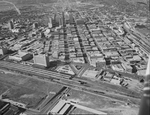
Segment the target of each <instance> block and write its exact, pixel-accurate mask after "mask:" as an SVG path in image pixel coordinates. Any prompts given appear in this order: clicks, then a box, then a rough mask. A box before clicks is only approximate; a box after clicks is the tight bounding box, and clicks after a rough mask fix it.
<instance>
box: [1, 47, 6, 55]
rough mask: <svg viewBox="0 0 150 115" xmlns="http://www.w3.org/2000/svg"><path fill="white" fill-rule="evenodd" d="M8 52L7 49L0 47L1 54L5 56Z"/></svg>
mask: <svg viewBox="0 0 150 115" xmlns="http://www.w3.org/2000/svg"><path fill="white" fill-rule="evenodd" d="M7 52H8V50H7V48H3V47H0V54H1V55H5V54H6V53H7Z"/></svg>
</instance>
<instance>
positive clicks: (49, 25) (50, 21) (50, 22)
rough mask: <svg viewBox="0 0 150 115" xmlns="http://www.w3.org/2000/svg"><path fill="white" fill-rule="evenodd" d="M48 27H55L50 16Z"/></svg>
mask: <svg viewBox="0 0 150 115" xmlns="http://www.w3.org/2000/svg"><path fill="white" fill-rule="evenodd" d="M48 27H49V28H52V27H53V25H52V18H49V23H48Z"/></svg>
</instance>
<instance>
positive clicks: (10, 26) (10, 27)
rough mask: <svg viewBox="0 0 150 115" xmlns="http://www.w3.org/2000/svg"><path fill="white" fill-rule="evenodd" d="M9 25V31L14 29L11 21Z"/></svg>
mask: <svg viewBox="0 0 150 115" xmlns="http://www.w3.org/2000/svg"><path fill="white" fill-rule="evenodd" d="M9 24H10V25H9V29H10V30H12V29H14V23H13V21H12V20H10V22H9Z"/></svg>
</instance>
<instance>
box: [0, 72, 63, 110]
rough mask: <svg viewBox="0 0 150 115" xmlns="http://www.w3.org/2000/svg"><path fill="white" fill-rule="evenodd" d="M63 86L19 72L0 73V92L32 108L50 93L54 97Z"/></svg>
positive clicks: (5, 96)
mask: <svg viewBox="0 0 150 115" xmlns="http://www.w3.org/2000/svg"><path fill="white" fill-rule="evenodd" d="M61 88H62V86H60V85H56V84H53V83H47V82H43V81H39V80H36V79H32V78H29V77H27V76H23V75H19V74H18V75H17V74H11V73H7V74H3V73H0V94H3V95H4V96H3V97H4V98H8V99H10V100H13V101H17V102H21V103H24V104H26V105H27V107H30V108H36V106H38V104H39V103H41V102H42V101H43V100H44V99H45V98H46V96H47V95H48V94H49V96H50V97H53V96H54V95H55V94H56V93H57V92H58V91H59V90H60V89H61ZM4 92H5V93H4ZM50 92H51V93H50Z"/></svg>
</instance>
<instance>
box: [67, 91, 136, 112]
mask: <svg viewBox="0 0 150 115" xmlns="http://www.w3.org/2000/svg"><path fill="white" fill-rule="evenodd" d="M70 94H71V96H70V97H68V99H69V100H72V101H76V102H77V103H78V104H80V105H83V106H86V107H90V108H93V109H96V110H100V111H103V112H106V113H108V115H136V114H137V112H138V107H136V106H134V105H126V103H123V102H119V101H117V100H113V99H110V98H106V97H100V96H95V95H92V94H87V93H83V92H81V91H76V90H72V91H71V92H70ZM129 108H130V109H129ZM74 112H75V113H76V114H79V113H80V114H82V113H83V111H80V110H79V111H76V109H75V110H74V111H73V113H74ZM78 112H79V113H78ZM125 113H126V114H125ZM127 113H128V114H127ZM135 113H136V114H135Z"/></svg>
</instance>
